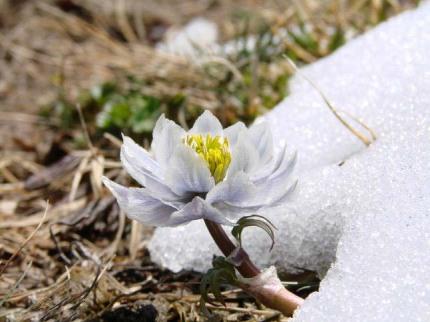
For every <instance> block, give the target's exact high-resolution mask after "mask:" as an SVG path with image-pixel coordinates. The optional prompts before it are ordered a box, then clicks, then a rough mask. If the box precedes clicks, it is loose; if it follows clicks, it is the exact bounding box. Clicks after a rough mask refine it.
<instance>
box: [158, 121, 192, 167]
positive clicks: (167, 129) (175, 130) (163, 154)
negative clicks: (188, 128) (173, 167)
mask: <svg viewBox="0 0 430 322" xmlns="http://www.w3.org/2000/svg"><path fill="white" fill-rule="evenodd" d="M185 134H186V133H185V131H184V129H183V128H181V127H180V126H179V125H177V124H176V123H175V122H173V121H170V120H168V119H166V117H165V116H164V114H163V115H161V116H160V118H159V119H158V121H157V123H156V124H155V127H154V131H153V133H152V136H153V138H152V144H151V149H152V151H153V152H154V155H155V159H156V160H157V161H158V162H159V164H160V165H161V167H162V168H163V169H165V168H167V167H168V166H169V163H170V158H171V156H172V154H173V153H174V151H175V148H176V147H177V146H178V145H179V144H182V138H183V137H184V136H185Z"/></svg>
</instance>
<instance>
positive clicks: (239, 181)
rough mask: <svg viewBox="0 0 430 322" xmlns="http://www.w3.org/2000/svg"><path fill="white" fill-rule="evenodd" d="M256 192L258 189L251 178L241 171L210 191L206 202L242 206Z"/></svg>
mask: <svg viewBox="0 0 430 322" xmlns="http://www.w3.org/2000/svg"><path fill="white" fill-rule="evenodd" d="M256 192H257V191H256V187H255V186H254V184H252V182H251V181H250V180H249V176H248V175H247V174H245V173H244V172H242V171H240V172H237V173H235V174H234V175H233V176H232V177H229V178H228V179H227V180H224V181H222V182H220V183H219V184H217V185H216V186H215V187H214V188H213V189H212V190H211V191H209V193H208V194H207V196H206V201H207V202H208V203H210V204H213V203H216V202H220V201H222V202H227V203H233V204H240V203H243V202H246V201H248V200H250V199H251V198H252V197H253V195H254V194H255V193H256Z"/></svg>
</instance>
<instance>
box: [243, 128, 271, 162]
mask: <svg viewBox="0 0 430 322" xmlns="http://www.w3.org/2000/svg"><path fill="white" fill-rule="evenodd" d="M248 136H249V138H250V139H251V141H252V143H254V146H255V147H256V149H257V151H258V155H259V157H260V165H265V164H266V163H268V162H269V161H270V160H271V159H272V158H273V137H272V131H271V130H270V127H269V124H268V123H266V122H263V123H258V124H254V125H252V126H251V127H250V128H249V130H248Z"/></svg>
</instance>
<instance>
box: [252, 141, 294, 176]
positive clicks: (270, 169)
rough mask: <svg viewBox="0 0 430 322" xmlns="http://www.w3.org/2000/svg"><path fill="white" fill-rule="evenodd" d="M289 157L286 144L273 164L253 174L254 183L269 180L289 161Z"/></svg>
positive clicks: (272, 161)
mask: <svg viewBox="0 0 430 322" xmlns="http://www.w3.org/2000/svg"><path fill="white" fill-rule="evenodd" d="M288 155H289V154H288V152H287V145H286V144H284V145H283V146H282V147H281V152H279V153H277V154H276V156H275V157H274V158H273V159H272V160H271V162H268V163H267V164H265V165H263V166H262V168H261V169H259V170H258V171H256V172H255V173H253V174H252V176H251V180H252V182H254V183H256V184H258V183H260V182H264V181H265V180H267V179H268V178H269V177H270V176H271V175H272V174H273V173H274V172H275V171H277V170H278V169H279V168H280V166H281V165H282V164H283V163H284V162H285V160H286V159H287V160H288Z"/></svg>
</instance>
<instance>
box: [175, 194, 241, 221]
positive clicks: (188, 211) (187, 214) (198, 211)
mask: <svg viewBox="0 0 430 322" xmlns="http://www.w3.org/2000/svg"><path fill="white" fill-rule="evenodd" d="M198 219H209V220H211V221H213V222H216V223H218V224H222V225H232V224H233V222H231V221H230V220H228V218H227V217H226V216H224V214H222V213H221V212H220V211H219V210H217V209H216V208H214V207H212V206H211V205H209V204H208V203H207V202H206V201H205V200H203V199H202V198H200V197H195V198H194V199H193V200H192V201H191V202H189V203H188V204H186V205H185V206H184V207H183V208H182V209H180V210H178V211H176V212H174V213H173V214H172V216H171V217H170V219H169V222H168V226H178V225H181V224H184V223H187V222H190V221H192V220H198Z"/></svg>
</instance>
